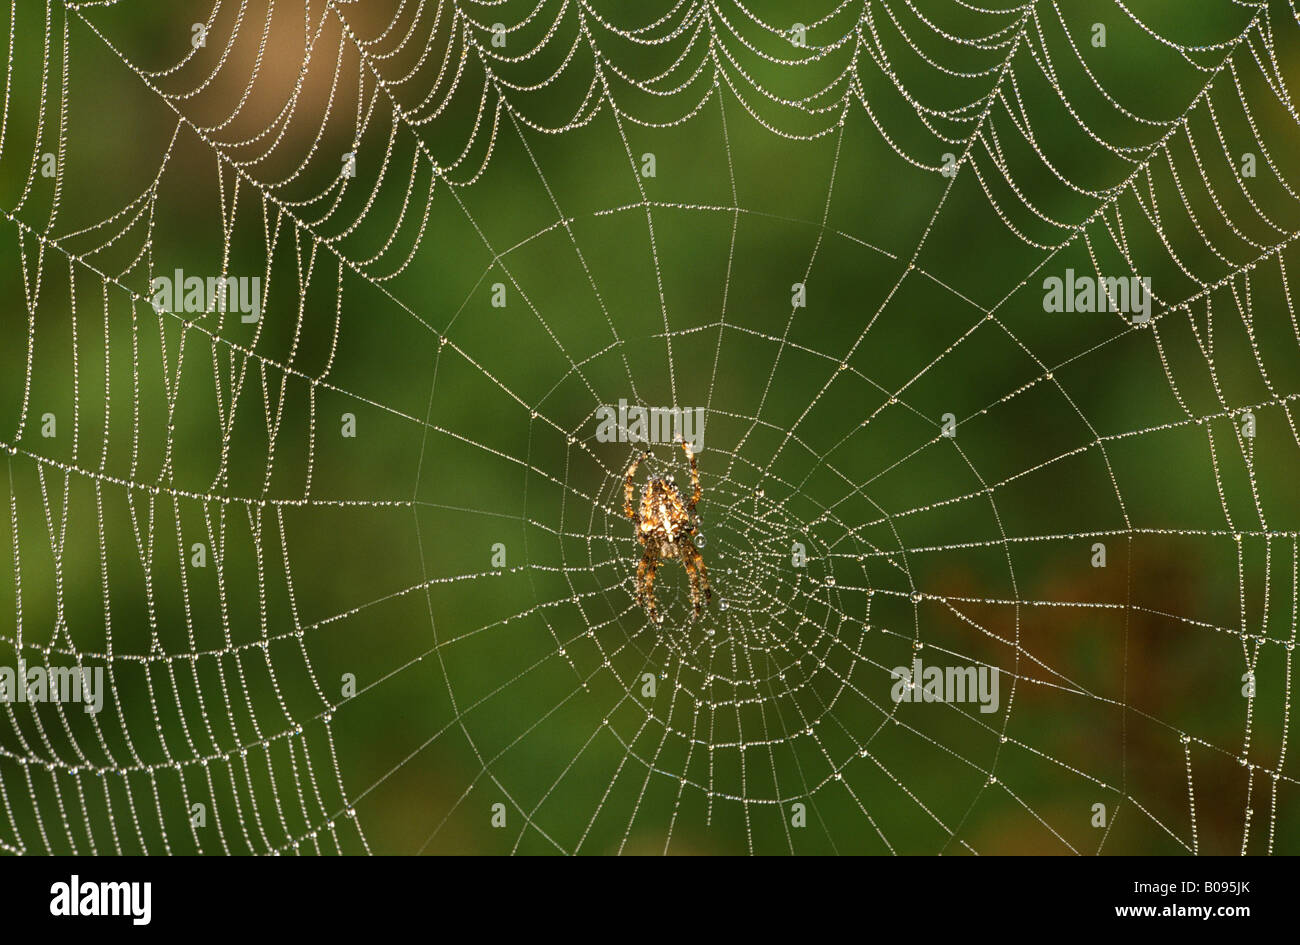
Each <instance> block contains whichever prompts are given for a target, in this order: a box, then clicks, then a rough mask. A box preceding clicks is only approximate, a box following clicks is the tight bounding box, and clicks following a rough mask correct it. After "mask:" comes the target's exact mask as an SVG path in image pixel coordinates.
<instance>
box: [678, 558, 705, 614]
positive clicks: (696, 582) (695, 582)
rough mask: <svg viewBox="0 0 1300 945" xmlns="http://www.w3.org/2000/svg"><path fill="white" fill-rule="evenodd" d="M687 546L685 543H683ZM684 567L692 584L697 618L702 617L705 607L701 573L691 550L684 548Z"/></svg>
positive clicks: (692, 595) (692, 600)
mask: <svg viewBox="0 0 1300 945" xmlns="http://www.w3.org/2000/svg"><path fill="white" fill-rule="evenodd" d="M683 545H685V542H683ZM682 567H684V568H685V569H686V577H687V578H688V579H689V580H690V584H691V603H692V604H693V605H695V616H697V617H698V616H699V615H700V611H702V610H703V609H704V605H703V604H702V603H701V602H700V572H699V571H698V570H696V567H695V562H694V561H693V560H692V558H691V553H690V550H689V549H688V548H686V547H683V548H682Z"/></svg>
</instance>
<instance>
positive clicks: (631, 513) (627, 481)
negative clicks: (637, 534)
mask: <svg viewBox="0 0 1300 945" xmlns="http://www.w3.org/2000/svg"><path fill="white" fill-rule="evenodd" d="M647 455H648V454H646V453H642V454H641V455H639V456H638V457H637V458H636V459H634V460H632V465H631V466H629V467H628V470H627V476H626V478H624V480H623V514H624V515H626V516H627V517H628V518H630V519H631V520H632V521H634V522H635V521H636V520H637V514H636V510H635V509H634V508H632V495H633V493H635V492H636V483H635V482H634V481H633V480H634V479H635V478H636V469H637V467H638V466H640V465H641V460H643V459H645V458H646V456H647Z"/></svg>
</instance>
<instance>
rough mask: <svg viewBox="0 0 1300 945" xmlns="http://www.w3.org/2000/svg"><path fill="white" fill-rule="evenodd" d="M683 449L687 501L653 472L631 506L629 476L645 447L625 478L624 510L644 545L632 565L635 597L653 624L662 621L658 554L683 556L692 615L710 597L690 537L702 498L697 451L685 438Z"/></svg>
mask: <svg viewBox="0 0 1300 945" xmlns="http://www.w3.org/2000/svg"><path fill="white" fill-rule="evenodd" d="M682 450H683V452H685V453H686V459H687V460H688V461H689V462H690V464H691V487H692V495H691V499H690V501H689V502H688V501H686V499H685V498H683V497H682V494H681V492H680V491H679V490H678V488H677V485H676V483H675V482H673V477H672V476H663V477H661V476H651V477H650V478H649V479H647V480H646V484H645V486H643V487H642V489H641V504H640V508H634V507H633V505H632V493H633V490H634V488H635V486H634V485H633V479H634V478H635V476H636V470H637V467H638V466H640V465H641V461H642V460H644V459H646V458H647V457H648V456H649V455H650V454H649V453H648V452H643V453H642V454H641V455H640V456H638V457H637V458H636V459H635V460H633V461H632V466H631V467H630V468H629V469H628V471H627V478H626V479H625V480H624V482H623V513H624V514H625V515H626V516H627V517H628V518H630V519H631V520H632V525H633V526H634V527H635V528H636V537H637V539H638V540H639V541H640V542H641V545H642V546H643V547H644V548H645V551H644V552H643V553H642V555H641V563H640V564H638V565H637V568H636V600H637V603H638V604H641V605H642V606H644V607H645V608H646V610H647V611H649V613H650V619H651V620H652V621H654V622H655V623H659V622H661V621H662V620H663V618H662V617H661V616H660V615H659V612H658V608H657V607H656V606H655V590H654V587H655V571H656V569H657V568H658V567H659V562H660V561H661V560H662V559H665V558H680V559H681V562H682V567H684V568H685V569H686V576H687V577H688V578H689V579H690V582H691V603H693V604H694V605H695V616H697V617H698V616H699V615H700V612H701V611H702V610H703V609H704V604H705V603H707V602H708V601H709V600H711V599H712V598H713V592H712V591H711V590H710V589H709V571H708V569H707V568H706V567H705V566H704V559H703V558H702V557H701V556H700V553H699V551H697V550H696V548H695V543H694V541H692V540H691V536H692V535H695V534H698V531H699V529H698V523H699V519H698V517H697V516H696V513H695V506H696V504H697V503H698V502H699V501H700V470H699V467H698V466H696V464H695V454H694V453H692V452H691V448H690V446H689V445H688V444H687V443H686V442H685V441H683V442H682Z"/></svg>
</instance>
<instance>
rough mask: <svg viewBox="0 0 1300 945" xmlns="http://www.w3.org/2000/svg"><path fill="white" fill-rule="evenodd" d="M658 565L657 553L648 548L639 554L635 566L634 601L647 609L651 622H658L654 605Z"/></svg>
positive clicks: (656, 609) (656, 608)
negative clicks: (639, 560) (638, 560)
mask: <svg viewBox="0 0 1300 945" xmlns="http://www.w3.org/2000/svg"><path fill="white" fill-rule="evenodd" d="M658 567H659V556H658V554H656V553H655V552H652V551H649V550H647V551H646V553H645V554H644V555H642V556H641V563H640V564H638V565H637V567H636V601H637V603H638V604H640V605H642V606H643V607H645V608H646V610H647V611H649V613H650V620H651V622H652V623H658V622H659V611H658V607H657V606H656V605H655V570H656V569H657V568H658Z"/></svg>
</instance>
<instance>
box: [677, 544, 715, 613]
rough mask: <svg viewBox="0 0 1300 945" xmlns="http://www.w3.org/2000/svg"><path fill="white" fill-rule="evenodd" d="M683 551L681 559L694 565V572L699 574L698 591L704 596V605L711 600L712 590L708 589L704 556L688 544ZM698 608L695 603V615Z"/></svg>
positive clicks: (707, 573) (707, 571) (707, 570)
mask: <svg viewBox="0 0 1300 945" xmlns="http://www.w3.org/2000/svg"><path fill="white" fill-rule="evenodd" d="M684 550H685V554H683V555H682V557H683V559H687V560H690V561H691V562H692V564H694V566H695V570H696V572H697V573H698V574H699V583H700V590H701V591H702V592H703V594H704V601H705V603H708V602H709V601H711V600H713V590H712V588H710V587H709V569H708V568H707V567H705V566H704V556H703V555H701V554H700V553H699V552H698V551H696V550H695V545H693V544H691V543H690V542H687V544H686V548H685V549H684ZM696 596H697V597H698V596H699V595H698V594H697V595H696ZM698 608H699V604H698V602H697V603H696V611H695V612H696V613H697V614H698V613H699V609H698Z"/></svg>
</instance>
